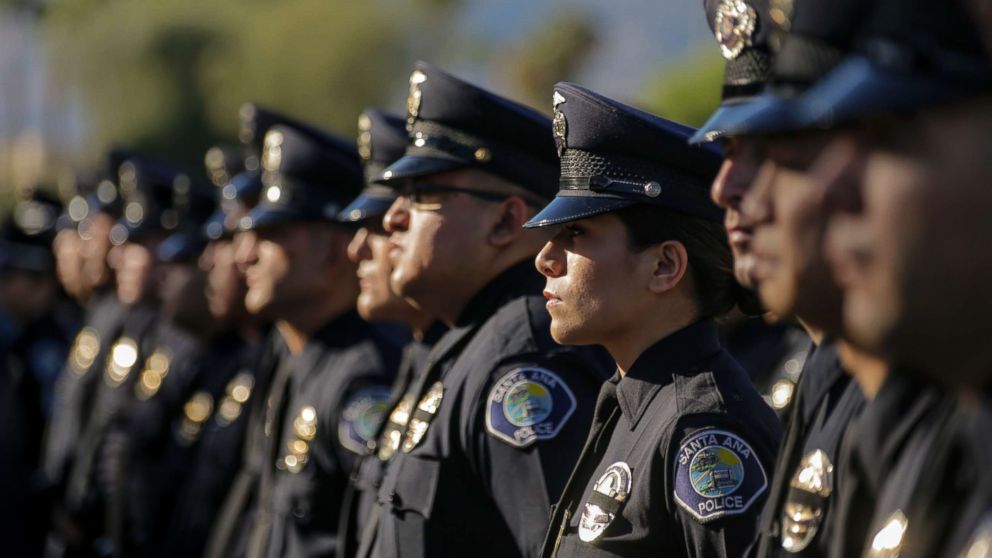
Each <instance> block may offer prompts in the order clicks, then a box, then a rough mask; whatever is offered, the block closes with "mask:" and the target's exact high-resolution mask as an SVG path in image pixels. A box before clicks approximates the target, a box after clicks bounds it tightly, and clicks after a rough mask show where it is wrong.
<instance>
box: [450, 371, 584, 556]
mask: <svg viewBox="0 0 992 558" xmlns="http://www.w3.org/2000/svg"><path fill="white" fill-rule="evenodd" d="M490 378H491V381H490V384H489V385H488V386H487V387H486V388H485V389H484V390H482V392H481V396H480V397H478V398H477V399H476V400H475V401H474V402H473V403H474V405H475V409H474V410H473V411H472V412H471V413H470V420H469V421H468V424H467V426H468V429H467V431H465V432H463V433H462V436H463V437H465V440H464V443H466V444H467V445H466V446H465V447H467V448H472V451H471V455H470V459H471V460H473V461H474V463H473V466H474V468H475V469H476V470H477V474H478V475H479V477H480V478H481V480H482V482H483V484H484V486H485V488H486V490H487V492H488V494H489V495H490V497H491V498H492V500H493V501H494V502H495V504H496V506H497V508H498V509H499V511H500V514H501V515H502V517H503V518H504V519H505V521H506V523H507V525H508V527H509V531H510V532H511V533H513V536H514V537H515V539H516V541H515V542H516V545H517V547H518V548H520V550H521V553H522V554H523V555H524V556H534V555H537V554H538V553H539V552H540V548H541V545H542V543H543V541H544V535H545V532H546V531H547V525H548V514H549V509H550V506H551V504H552V503H554V502H555V501H557V499H558V497H559V495H560V493H561V491H562V489H563V488H564V485H565V482H566V481H567V480H568V476H569V475H570V474H571V472H572V467H573V466H574V464H575V462H576V460H577V459H578V455H579V452H580V451H581V449H582V445H583V443H584V442H585V438H586V435H587V434H588V428H589V423H590V421H591V415H592V409H593V406H594V403H595V398H596V395H597V393H598V388H599V386H598V385H596V382H595V381H594V380H592V379H591V378H590V377H589V376H587V375H584V374H582V373H577V368H576V366H575V363H574V362H569V361H568V359H561V358H558V359H555V358H552V359H540V360H520V361H516V362H512V363H505V364H503V365H502V366H500V367H499V368H497V369H496V370H494V371H493V373H492V374H491V376H490Z"/></svg>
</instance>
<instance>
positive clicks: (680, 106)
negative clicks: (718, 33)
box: [639, 43, 724, 126]
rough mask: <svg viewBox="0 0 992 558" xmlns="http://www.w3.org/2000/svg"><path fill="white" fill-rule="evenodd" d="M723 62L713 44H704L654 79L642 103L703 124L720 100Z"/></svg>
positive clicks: (669, 115)
mask: <svg viewBox="0 0 992 558" xmlns="http://www.w3.org/2000/svg"><path fill="white" fill-rule="evenodd" d="M723 62H724V61H723V58H722V57H721V56H720V53H719V51H718V50H717V49H716V48H715V47H714V46H713V45H712V44H709V43H707V44H705V45H701V46H700V47H699V48H698V49H696V50H694V51H692V52H690V53H689V54H688V55H687V56H685V57H684V58H683V59H682V60H679V61H678V62H675V63H673V64H671V65H668V66H666V67H665V68H663V69H662V70H661V71H659V72H658V73H657V75H656V76H655V77H654V78H653V79H650V80H649V81H648V83H647V86H646V87H645V89H644V91H643V92H642V93H641V95H640V96H639V100H640V104H641V105H642V106H644V107H645V108H646V109H647V110H650V111H651V112H654V113H656V114H658V115H661V116H664V117H665V118H668V119H671V120H675V121H678V122H682V123H684V124H689V125H691V126H700V125H702V124H703V123H704V122H706V120H707V119H708V118H709V116H710V114H712V113H713V111H714V110H715V109H716V107H717V106H718V105H719V104H720V91H721V88H722V86H723V67H724V63H723Z"/></svg>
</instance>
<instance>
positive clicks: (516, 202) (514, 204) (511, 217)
mask: <svg viewBox="0 0 992 558" xmlns="http://www.w3.org/2000/svg"><path fill="white" fill-rule="evenodd" d="M497 210H498V211H499V213H498V214H497V216H496V218H495V222H494V223H493V225H492V228H491V229H490V231H489V242H490V244H492V245H493V246H498V247H502V246H506V245H508V244H510V243H511V242H513V241H514V240H516V239H517V237H519V236H520V235H521V234H523V231H524V229H523V225H524V223H526V222H527V218H528V211H527V203H526V202H525V201H524V200H523V199H521V198H519V197H516V196H513V197H511V198H508V199H506V200H505V201H503V202H502V203H501V204H499V207H498V209H497Z"/></svg>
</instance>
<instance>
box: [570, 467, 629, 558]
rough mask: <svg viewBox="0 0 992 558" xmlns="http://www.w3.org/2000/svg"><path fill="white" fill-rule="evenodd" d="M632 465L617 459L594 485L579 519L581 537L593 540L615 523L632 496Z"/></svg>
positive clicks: (587, 540)
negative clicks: (629, 465)
mask: <svg viewBox="0 0 992 558" xmlns="http://www.w3.org/2000/svg"><path fill="white" fill-rule="evenodd" d="M630 487H631V476H630V467H628V466H627V464H626V463H624V462H623V461H617V462H616V463H614V464H613V465H610V466H609V467H607V468H606V471H605V472H604V473H603V474H602V476H600V477H599V480H597V481H596V484H595V485H593V487H592V493H591V494H590V495H589V499H588V500H587V501H586V503H585V504H584V505H583V508H582V517H581V518H580V519H579V538H580V539H582V540H583V541H585V542H592V541H594V540H596V539H598V538H599V536H600V535H602V534H603V531H605V530H606V528H607V527H609V526H610V524H611V523H613V520H614V519H616V517H617V515H619V514H620V510H621V509H622V508H623V505H624V504H625V503H626V502H627V498H629V497H630Z"/></svg>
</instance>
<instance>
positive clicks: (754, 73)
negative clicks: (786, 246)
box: [690, 0, 812, 418]
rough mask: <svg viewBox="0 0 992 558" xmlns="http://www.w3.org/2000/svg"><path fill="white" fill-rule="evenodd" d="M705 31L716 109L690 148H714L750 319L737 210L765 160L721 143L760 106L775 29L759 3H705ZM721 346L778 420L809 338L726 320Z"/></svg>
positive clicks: (795, 330)
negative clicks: (714, 53)
mask: <svg viewBox="0 0 992 558" xmlns="http://www.w3.org/2000/svg"><path fill="white" fill-rule="evenodd" d="M703 5H704V7H705V9H706V17H707V21H708V22H709V25H710V28H711V29H712V30H713V33H714V35H715V37H716V40H717V43H718V45H719V47H720V53H721V54H722V55H723V57H724V58H725V59H726V65H725V68H724V82H723V88H722V102H721V103H720V106H719V108H718V109H717V110H716V112H714V113H713V115H712V116H711V117H710V118H709V120H708V121H707V122H706V123H705V124H703V126H702V127H701V128H699V129H698V130H697V131H696V132H695V134H693V137H692V138H691V140H690V141H691V142H692V143H693V144H699V143H705V142H710V141H719V142H721V143H722V144H723V147H724V161H723V164H722V166H721V167H720V171H719V173H718V174H717V177H716V178H715V179H714V181H713V186H712V188H711V195H712V197H713V199H714V201H715V202H716V203H717V205H719V206H720V207H722V208H723V209H724V226H725V227H726V229H727V237H728V241H729V242H730V249H731V252H732V253H733V254H734V275H735V277H736V278H737V282H738V283H739V284H740V285H741V286H742V287H743V288H744V289H745V291H744V292H742V293H741V294H742V296H741V297H740V298H741V301H740V305H741V309H742V310H744V311H745V312H746V313H749V314H759V313H761V312H762V311H763V310H762V308H761V304H760V301H758V300H757V296H756V294H755V296H754V297H747V296H743V295H744V293H745V292H753V291H754V290H755V289H756V288H757V284H756V282H755V280H754V277H753V275H754V263H755V258H754V254H753V253H752V252H751V239H752V233H753V232H754V230H753V226H752V223H750V222H749V221H748V220H747V219H745V215H744V213H743V212H741V208H740V204H741V201H742V200H743V198H744V192H746V191H747V189H748V186H749V185H750V183H751V181H753V180H754V177H755V175H756V174H757V171H758V168H759V167H760V165H761V163H762V161H763V160H764V156H765V153H764V152H765V150H764V144H763V143H762V142H761V141H759V140H758V139H756V138H753V137H749V136H736V135H728V134H727V127H728V126H730V125H732V124H733V123H734V122H736V121H737V120H739V119H740V118H742V117H744V116H745V115H747V114H748V113H749V111H750V110H751V109H752V106H753V104H754V102H755V101H756V100H757V99H759V98H760V96H761V93H762V92H763V88H764V86H765V84H766V82H767V80H768V78H769V77H770V75H771V71H772V65H773V62H774V56H773V52H774V48H773V45H772V44H771V43H772V42H773V38H774V33H773V32H772V31H773V29H774V24H773V22H772V21H771V17H770V15H769V10H768V2H767V1H765V0H707V1H705V2H703ZM722 330H723V331H724V337H725V339H726V341H725V346H726V348H727V350H728V351H730V353H731V355H733V357H734V359H736V360H737V361H738V362H739V363H740V364H741V365H742V366H743V367H744V369H745V370H747V371H748V373H749V374H750V375H751V377H752V379H753V380H754V383H755V386H756V387H757V388H758V391H759V392H760V393H761V394H762V395H763V396H764V397H765V400H766V401H768V403H769V404H770V405H771V406H772V408H773V409H775V410H776V411H777V412H778V413H779V416H780V417H781V418H785V416H786V415H787V414H788V410H789V408H790V407H791V403H792V401H793V397H794V395H795V388H796V384H797V382H798V380H799V375H800V373H801V372H802V368H803V365H804V364H805V362H806V359H807V358H808V356H809V353H810V352H811V351H810V350H811V348H812V347H811V344H810V340H809V337H808V335H806V334H805V331H804V330H803V329H802V328H801V327H796V326H795V325H794V324H792V323H790V322H787V321H786V322H783V321H781V320H779V321H778V322H777V323H765V322H764V321H762V320H752V319H742V318H740V317H737V318H731V319H730V320H725V323H724V324H723V326H722Z"/></svg>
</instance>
